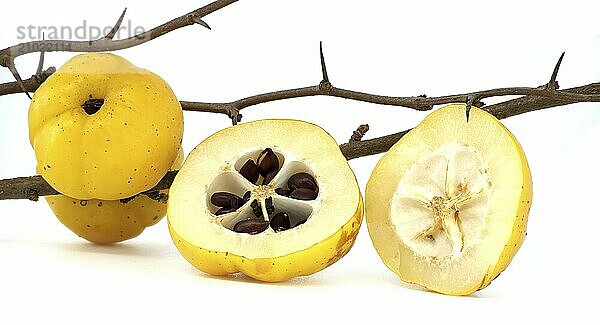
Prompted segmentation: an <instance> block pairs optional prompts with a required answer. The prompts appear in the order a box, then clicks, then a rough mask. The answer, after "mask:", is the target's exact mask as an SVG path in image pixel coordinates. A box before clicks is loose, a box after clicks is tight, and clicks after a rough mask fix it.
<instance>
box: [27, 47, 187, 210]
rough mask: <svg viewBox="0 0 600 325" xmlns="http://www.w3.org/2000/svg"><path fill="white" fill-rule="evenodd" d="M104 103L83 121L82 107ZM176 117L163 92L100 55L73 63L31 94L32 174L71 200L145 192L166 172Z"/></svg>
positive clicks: (149, 77)
mask: <svg viewBox="0 0 600 325" xmlns="http://www.w3.org/2000/svg"><path fill="white" fill-rule="evenodd" d="M90 96H92V97H93V98H97V99H104V105H103V106H102V108H101V109H100V110H99V111H98V112H97V113H95V114H93V115H88V114H87V113H86V112H85V111H84V110H83V109H82V107H81V105H82V104H84V103H85V102H86V100H88V99H89V98H90ZM182 136H183V112H182V110H181V105H180V104H179V101H178V100H177V98H176V97H175V94H174V93H173V91H172V90H171V88H170V87H169V85H168V84H167V83H166V82H165V81H164V80H162V79H161V78H160V77H159V76H157V75H155V74H153V73H152V72H150V71H147V70H144V69H140V68H137V67H135V66H133V65H132V64H131V63H130V62H128V61H127V60H125V59H123V58H121V57H119V56H116V55H114V54H107V53H89V54H81V55H78V56H75V57H74V58H72V59H71V60H69V61H68V62H67V63H65V64H64V65H63V66H62V67H61V68H60V69H58V71H57V72H56V73H54V74H53V75H52V76H50V77H49V78H48V80H46V81H45V82H44V83H43V84H42V85H41V86H40V88H39V89H38V90H37V91H36V92H35V94H34V96H33V99H32V101H31V105H30V108H29V138H30V141H31V145H32V146H33V148H34V150H35V153H36V158H37V161H38V167H39V168H38V173H39V174H41V175H42V176H43V177H44V179H45V180H46V181H47V182H48V183H49V184H50V185H52V187H54V188H55V189H57V190H58V191H59V192H60V193H62V194H65V195H67V196H70V197H74V198H77V199H92V198H95V199H105V200H115V199H120V198H125V197H130V196H133V195H135V194H137V193H140V192H143V191H145V190H148V189H150V188H152V187H153V186H154V185H156V184H157V183H158V181H159V180H160V179H161V177H162V176H163V175H164V174H165V173H166V172H167V171H168V170H169V168H170V167H171V166H172V165H173V162H174V161H175V158H176V156H177V150H178V148H179V147H180V145H181V139H182Z"/></svg>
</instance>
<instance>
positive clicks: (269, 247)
mask: <svg viewBox="0 0 600 325" xmlns="http://www.w3.org/2000/svg"><path fill="white" fill-rule="evenodd" d="M265 148H270V149H272V151H273V152H274V153H275V154H276V155H277V157H278V160H279V166H280V170H279V172H278V173H277V175H276V176H275V178H274V179H272V181H270V182H268V184H264V185H255V184H253V183H251V182H250V181H249V180H248V179H246V178H244V177H243V176H242V175H241V174H240V172H239V170H240V169H241V167H242V166H243V165H244V164H245V163H246V162H247V161H248V160H249V159H254V160H256V159H257V157H258V156H259V155H260V153H261V151H263V150H264V149H265ZM297 173H307V174H310V175H311V176H312V177H314V180H315V181H316V183H317V184H318V186H319V190H318V196H317V197H316V199H314V200H309V201H302V200H296V199H292V198H290V197H286V196H282V195H279V194H277V193H276V192H275V189H277V188H284V187H287V181H288V179H289V178H290V176H292V175H294V174H297ZM262 179H263V178H262V176H261V178H260V179H259V180H258V183H259V184H260V183H261V180H262ZM215 192H228V193H232V194H235V195H237V196H239V197H242V196H244V194H245V193H247V192H250V195H251V198H250V200H249V201H247V202H245V203H244V205H243V206H241V207H240V208H239V209H237V210H236V211H234V212H231V213H227V214H223V215H216V211H217V210H218V209H219V207H217V206H214V205H213V204H212V203H211V200H210V197H211V195H212V194H213V193H215ZM269 198H272V203H273V205H274V207H275V208H274V212H272V213H269V212H268V211H267V209H266V208H265V206H266V204H265V202H266V201H267V200H268V199H269ZM255 200H256V201H257V202H258V203H259V206H260V209H261V211H259V213H260V214H261V215H260V218H265V219H266V221H268V220H269V219H268V218H269V216H272V215H275V214H277V213H279V212H283V211H285V212H287V213H288V214H289V215H290V223H291V224H293V225H295V224H298V223H301V222H303V221H304V220H301V219H299V216H304V219H305V220H306V221H305V222H304V223H303V224H300V225H298V226H296V227H293V228H292V229H288V230H285V231H274V230H273V229H271V228H267V230H265V231H262V232H260V233H259V234H247V233H238V232H234V231H233V229H234V227H235V225H236V224H238V223H239V222H240V221H243V220H248V219H251V218H256V214H257V213H256V212H255V209H253V208H252V202H253V201H255ZM261 212H262V213H261ZM362 214H363V211H362V196H361V194H360V190H359V187H358V183H357V181H356V178H355V176H354V173H353V172H352V170H351V169H350V167H349V165H348V163H347V161H346V159H345V158H344V156H343V155H342V154H341V151H340V150H339V147H338V145H337V143H336V142H335V140H334V139H333V138H332V137H331V136H330V135H329V134H327V133H326V132H325V131H324V130H323V129H321V128H320V127H317V126H315V125H313V124H310V123H306V122H301V121H293V120H261V121H255V122H249V123H244V124H239V125H237V126H235V127H232V128H228V129H225V130H222V131H219V132H217V133H215V134H214V135H212V136H210V137H209V138H207V139H206V140H204V141H203V142H202V143H200V144H199V145H198V146H197V147H196V148H195V149H194V150H193V151H192V152H191V153H190V155H189V156H188V158H187V159H186V162H185V163H184V166H183V167H182V169H181V170H180V171H179V173H178V175H177V177H176V178H175V181H174V182H173V185H172V186H171V188H170V198H169V203H168V212H167V216H168V221H169V228H170V231H171V235H172V237H173V240H174V242H175V244H176V245H177V246H178V248H179V249H180V252H182V254H183V255H184V257H186V259H188V261H190V262H191V263H192V264H194V265H195V266H196V267H198V268H200V269H201V270H203V271H205V272H208V273H212V274H226V273H234V272H237V271H243V272H244V273H247V274H248V275H250V276H252V277H255V278H258V279H260V280H265V281H281V280H285V279H286V278H289V277H291V276H296V275H305V274H310V273H314V272H316V271H318V270H320V269H322V268H325V267H326V266H327V265H329V264H331V263H333V262H335V261H336V260H337V259H339V258H340V257H341V256H343V255H344V254H345V253H346V252H347V250H348V249H350V246H351V245H352V243H353V241H354V238H355V236H356V232H357V231H358V228H359V227H360V221H361V220H362ZM350 226H351V227H350ZM348 229H351V230H348ZM324 242H325V243H324ZM315 247H317V250H318V252H316V251H315V252H312V256H313V258H316V256H319V258H320V259H321V260H319V261H314V260H311V253H310V252H311V249H313V248H315ZM302 251H305V252H304V253H301V254H300V253H299V252H302ZM207 252H213V253H212V255H211V254H209V253H207ZM294 254H296V255H294ZM327 255H330V256H327ZM337 255H340V256H337ZM209 256H210V257H209ZM294 256H295V257H294ZM277 259H280V261H285V263H286V265H285V266H281V268H279V267H280V266H279V264H280V263H278V262H279V261H278V260H277ZM298 259H302V260H303V261H301V263H300V262H298ZM267 262H268V263H267ZM259 264H260V265H261V267H256V268H254V269H252V270H248V269H247V268H248V267H249V266H250V265H259ZM300 265H308V266H306V267H305V266H300ZM263 266H264V267H263ZM265 268H266V269H265ZM258 269H260V270H258ZM267 269H268V270H267ZM257 270H258V271H257ZM245 271H248V272H245Z"/></svg>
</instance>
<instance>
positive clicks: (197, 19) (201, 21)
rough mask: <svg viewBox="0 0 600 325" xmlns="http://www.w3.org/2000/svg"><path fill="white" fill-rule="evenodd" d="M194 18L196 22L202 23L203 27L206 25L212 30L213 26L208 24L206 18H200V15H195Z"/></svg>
mask: <svg viewBox="0 0 600 325" xmlns="http://www.w3.org/2000/svg"><path fill="white" fill-rule="evenodd" d="M192 19H193V20H194V22H195V23H196V24H198V25H200V26H202V27H206V28H208V29H209V30H212V28H210V26H209V25H208V24H207V23H206V22H205V21H204V20H202V18H200V17H198V16H194V17H193V18H192Z"/></svg>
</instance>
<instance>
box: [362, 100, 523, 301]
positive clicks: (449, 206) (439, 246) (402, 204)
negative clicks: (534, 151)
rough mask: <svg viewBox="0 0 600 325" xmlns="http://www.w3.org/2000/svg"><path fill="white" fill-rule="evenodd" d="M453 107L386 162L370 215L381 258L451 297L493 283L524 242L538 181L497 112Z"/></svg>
mask: <svg viewBox="0 0 600 325" xmlns="http://www.w3.org/2000/svg"><path fill="white" fill-rule="evenodd" d="M465 111H466V107H465V105H448V106H445V107H443V108H440V109H439V110H437V111H435V112H433V113H431V114H430V115H428V116H427V117H426V118H425V119H424V120H423V121H422V122H421V123H420V124H419V125H418V126H417V127H415V128H414V129H413V130H412V131H410V132H408V133H407V134H406V135H405V136H404V137H402V139H400V141H398V142H397V143H396V144H395V145H394V146H393V147H392V148H391V149H390V150H389V151H388V152H387V153H386V154H385V155H384V156H383V157H382V158H381V159H380V160H379V162H378V163H377V166H376V167H375V169H374V170H373V173H372V174H371V178H370V179H369V182H368V183H367V190H366V220H367V226H368V230H369V234H370V236H371V239H372V241H373V244H374V246H375V249H376V250H377V252H378V253H379V255H380V257H381V259H382V260H383V262H384V263H385V265H387V267H388V268H389V269H391V270H392V271H394V272H395V273H397V274H398V275H399V276H400V278H401V279H402V280H404V281H406V282H410V283H415V284H419V285H421V286H424V287H425V288H427V289H430V290H432V291H436V292H440V293H444V294H449V295H468V294H471V293H473V292H475V291H476V290H479V289H482V288H485V287H486V286H487V285H489V284H490V282H492V280H494V279H495V278H496V277H497V276H498V275H499V274H500V272H502V271H503V270H504V269H505V268H506V267H507V266H508V264H509V263H510V261H511V260H512V258H513V256H514V255H515V254H516V253H517V250H518V249H519V247H521V244H522V243H523V240H524V239H525V232H526V228H527V218H528V215H529V209H530V207H531V197H532V181H531V172H530V170H529V166H528V164H527V159H526V158H525V154H524V153H523V149H522V148H521V145H520V144H519V142H518V141H517V139H516V138H515V137H514V135H512V134H511V133H510V131H508V129H506V128H505V127H504V125H502V123H500V121H498V119H496V118H495V117H494V116H492V115H491V114H489V113H487V112H485V111H484V110H481V109H479V108H475V107H473V108H472V109H471V112H470V117H469V120H468V121H467V120H466V118H465Z"/></svg>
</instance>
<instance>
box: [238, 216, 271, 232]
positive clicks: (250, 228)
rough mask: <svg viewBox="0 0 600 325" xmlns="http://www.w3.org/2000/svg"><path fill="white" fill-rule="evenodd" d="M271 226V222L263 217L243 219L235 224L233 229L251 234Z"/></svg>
mask: <svg viewBox="0 0 600 325" xmlns="http://www.w3.org/2000/svg"><path fill="white" fill-rule="evenodd" d="M267 228H269V222H268V221H265V220H261V219H247V220H242V221H240V222H238V223H236V224H235V226H233V231H235V232H239V233H246V234H250V235H256V234H260V233H261V232H263V231H265V230H267Z"/></svg>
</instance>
